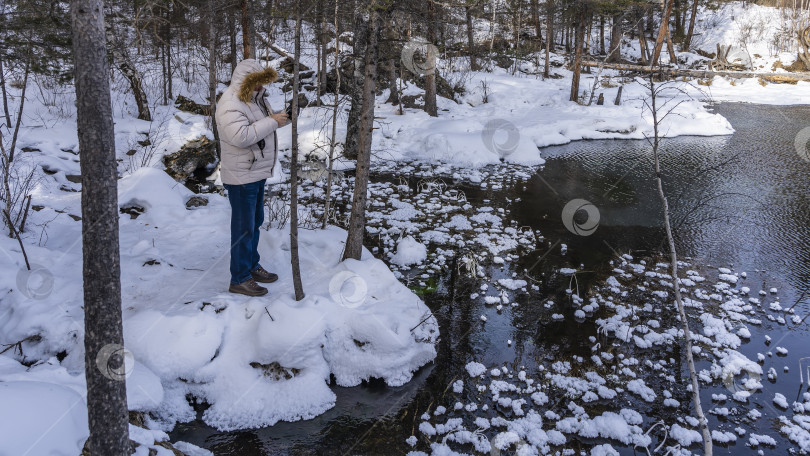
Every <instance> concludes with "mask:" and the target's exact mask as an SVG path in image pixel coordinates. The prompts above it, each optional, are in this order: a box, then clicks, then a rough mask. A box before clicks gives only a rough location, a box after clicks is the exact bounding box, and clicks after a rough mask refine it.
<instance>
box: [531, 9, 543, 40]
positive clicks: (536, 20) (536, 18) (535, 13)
mask: <svg viewBox="0 0 810 456" xmlns="http://www.w3.org/2000/svg"><path fill="white" fill-rule="evenodd" d="M532 23H533V24H534V34H535V38H536V39H537V45H538V46H541V45H542V44H543V26H542V25H540V2H539V1H538V0H532Z"/></svg>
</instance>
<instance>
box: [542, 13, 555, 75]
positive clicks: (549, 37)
mask: <svg viewBox="0 0 810 456" xmlns="http://www.w3.org/2000/svg"><path fill="white" fill-rule="evenodd" d="M553 44H554V0H546V62H545V63H544V64H543V77H544V78H548V76H549V59H550V54H551V46H552V45H553Z"/></svg>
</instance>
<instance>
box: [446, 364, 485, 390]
mask: <svg viewBox="0 0 810 456" xmlns="http://www.w3.org/2000/svg"><path fill="white" fill-rule="evenodd" d="M464 368H465V369H467V373H468V374H470V377H480V376H481V375H484V372H486V371H487V368H486V366H484V365H483V364H481V363H476V362H474V361H473V362H470V363H467V365H466V366H464ZM454 389H455V388H454ZM457 392H458V391H457Z"/></svg>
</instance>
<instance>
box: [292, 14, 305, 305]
mask: <svg viewBox="0 0 810 456" xmlns="http://www.w3.org/2000/svg"><path fill="white" fill-rule="evenodd" d="M300 8H301V7H300V6H299V3H296V6H295V60H294V61H293V89H292V92H293V94H292V97H293V98H292V147H291V148H290V263H291V264H292V276H293V288H294V289H295V300H296V301H300V300H302V299H304V287H303V285H301V266H300V265H299V262H298V84H299V82H300V80H301V65H300V61H301V9H300Z"/></svg>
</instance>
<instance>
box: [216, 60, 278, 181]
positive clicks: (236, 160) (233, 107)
mask: <svg viewBox="0 0 810 456" xmlns="http://www.w3.org/2000/svg"><path fill="white" fill-rule="evenodd" d="M276 79H278V73H276V70H274V69H273V68H270V67H267V68H265V67H263V66H262V64H261V63H259V61H258V60H255V59H245V60H242V61H241V62H239V64H238V65H236V69H235V70H234V72H233V77H231V85H230V86H229V87H228V89H227V90H225V92H224V93H223V94H222V96H221V97H220V99H219V101H218V102H217V112H216V122H217V132H218V133H219V140H220V145H221V148H222V157H221V158H222V162H221V166H220V176H221V178H222V183H223V184H230V185H244V184H250V183H253V182H257V181H260V180H262V179H267V178H269V177H271V176H273V168H274V167H275V164H276V156H277V153H278V138H277V136H276V129H277V128H278V127H279V125H278V122H276V121H275V120H274V119H273V118H272V117H269V114H273V110H272V108H271V107H270V104H269V103H268V102H267V100H266V99H265V96H266V93H265V89H264V88H262V89H261V90H259V91H256V90H254V89H255V88H256V86H258V85H264V84H269V83H271V82H273V81H275V80H276ZM262 145H263V146H264V148H263V149H262V147H261V146H262Z"/></svg>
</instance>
